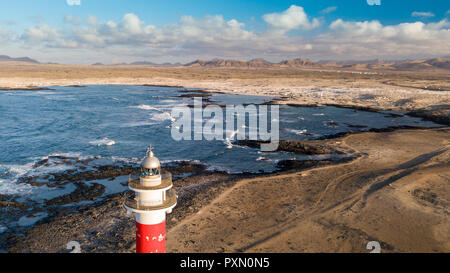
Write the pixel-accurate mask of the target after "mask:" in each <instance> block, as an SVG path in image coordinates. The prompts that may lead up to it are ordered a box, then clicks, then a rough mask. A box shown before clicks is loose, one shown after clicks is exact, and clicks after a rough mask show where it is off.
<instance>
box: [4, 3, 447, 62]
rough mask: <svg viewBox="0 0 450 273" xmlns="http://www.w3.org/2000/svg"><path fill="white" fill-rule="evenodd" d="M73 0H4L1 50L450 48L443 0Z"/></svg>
mask: <svg viewBox="0 0 450 273" xmlns="http://www.w3.org/2000/svg"><path fill="white" fill-rule="evenodd" d="M70 1H72V2H73V1H76V0H68V1H66V0H20V1H10V0H0V55H1V54H7V55H12V56H18V55H21V56H22V55H27V56H30V57H35V58H38V59H39V60H42V61H49V62H71V63H92V62H97V61H101V62H105V63H111V62H115V61H116V62H121V61H134V60H143V59H145V60H152V61H157V62H162V61H182V62H183V61H189V60H192V59H195V58H212V57H224V58H225V57H230V58H239V59H250V58H254V57H265V58H267V59H269V60H274V61H276V60H281V59H283V58H293V57H309V58H312V59H320V58H326V59H370V58H378V57H383V58H390V59H395V58H406V57H427V56H438V55H449V54H450V50H449V49H448V47H449V46H448V45H449V44H450V41H447V40H446V39H447V38H448V36H449V35H450V34H449V25H448V20H450V19H449V16H450V11H449V10H450V2H449V1H444V0H434V1H433V0H429V1H419V0H410V1H406V0H381V5H369V4H368V3H367V0H345V1H343V0H315V1H306V0H304V1H286V0H273V1H267V0H266V1H262V0H260V1H256V0H252V1H242V0H241V1H238V0H228V1H212V0H209V1H206V0H198V1H186V0H184V1H182V0H175V1H156V0H134V1H123V0H108V1H103V0H81V4H80V5H69V4H68V3H67V2H70ZM291 7H294V8H291ZM127 14H128V15H130V16H126V15H127ZM271 14H272V15H273V16H269V15H271ZM188 16H190V17H188ZM208 16H209V17H208ZM214 16H215V17H214ZM183 18H184V19H183ZM189 18H191V19H189ZM208 18H209V19H208ZM108 22H109V23H108ZM364 22H366V23H364ZM418 23H420V24H418ZM127 26H128V28H127ZM127 31H129V32H127ZM196 35H197V36H196ZM138 36H139V37H138ZM412 36H414V37H412ZM380 37H381V38H380ZM177 38H178V40H177ZM127 41H129V42H128V43H127ZM368 41H372V42H371V43H368ZM353 43H354V44H355V45H353ZM398 43H401V44H402V45H401V46H398V47H397V44H398ZM427 43H428V44H427ZM435 43H438V44H437V45H436V44H435ZM445 43H447V46H446V45H445ZM252 46H253V47H252ZM296 46H297V47H296ZM384 47H386V50H381V51H380V52H376V51H377V50H376V49H377V48H378V49H380V48H381V49H383V48H384ZM99 49H102V50H101V51H100V52H101V53H100V54H99ZM402 49H403V50H402Z"/></svg>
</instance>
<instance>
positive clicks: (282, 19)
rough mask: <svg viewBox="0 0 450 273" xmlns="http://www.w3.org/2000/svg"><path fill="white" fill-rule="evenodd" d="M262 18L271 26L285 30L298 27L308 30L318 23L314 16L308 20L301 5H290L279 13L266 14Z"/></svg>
mask: <svg viewBox="0 0 450 273" xmlns="http://www.w3.org/2000/svg"><path fill="white" fill-rule="evenodd" d="M263 19H264V21H265V22H266V23H268V24H269V25H271V26H272V27H274V28H277V29H281V30H286V31H288V30H292V29H298V28H301V29H304V30H310V29H313V28H316V27H318V26H319V25H320V23H319V20H317V19H316V18H314V19H312V21H310V20H309V18H308V15H307V14H306V13H305V10H304V9H303V7H299V6H296V5H292V6H290V7H289V8H288V9H287V10H285V11H283V12H281V13H270V14H266V15H264V16H263Z"/></svg>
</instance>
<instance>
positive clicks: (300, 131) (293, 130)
mask: <svg viewBox="0 0 450 273" xmlns="http://www.w3.org/2000/svg"><path fill="white" fill-rule="evenodd" d="M287 131H289V132H291V133H294V134H296V135H304V134H306V133H307V132H308V130H306V129H303V130H295V129H287Z"/></svg>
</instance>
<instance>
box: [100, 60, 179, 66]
mask: <svg viewBox="0 0 450 273" xmlns="http://www.w3.org/2000/svg"><path fill="white" fill-rule="evenodd" d="M97 65H98V64H97ZM102 65H103V64H102ZM112 65H142V66H155V67H166V66H167V67H171V66H182V65H183V64H181V63H162V64H158V63H153V62H148V61H137V62H132V63H117V64H112Z"/></svg>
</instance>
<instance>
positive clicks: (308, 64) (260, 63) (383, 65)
mask: <svg viewBox="0 0 450 273" xmlns="http://www.w3.org/2000/svg"><path fill="white" fill-rule="evenodd" d="M0 62H24V63H33V64H39V62H38V61H36V60H34V59H31V58H29V57H20V58H12V57H9V56H6V55H0ZM92 65H93V66H103V65H104V64H103V63H94V64H92ZM113 65H114V66H118V65H129V66H132V65H135V66H154V67H175V66H184V67H205V68H214V67H217V68H340V69H356V70H377V69H378V70H405V71H419V70H432V69H444V70H450V56H447V57H442V58H432V59H419V60H401V61H386V60H381V59H374V60H364V61H352V60H349V61H332V60H322V61H317V62H314V61H311V60H309V59H305V58H297V59H292V60H283V61H281V62H278V63H272V62H269V61H266V60H264V59H261V58H259V59H253V60H249V61H246V60H232V59H212V60H209V61H208V60H195V61H193V62H190V63H187V64H181V63H162V64H157V63H153V62H149V61H136V62H132V63H118V64H113Z"/></svg>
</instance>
